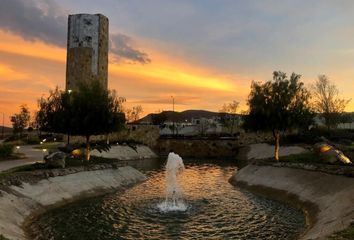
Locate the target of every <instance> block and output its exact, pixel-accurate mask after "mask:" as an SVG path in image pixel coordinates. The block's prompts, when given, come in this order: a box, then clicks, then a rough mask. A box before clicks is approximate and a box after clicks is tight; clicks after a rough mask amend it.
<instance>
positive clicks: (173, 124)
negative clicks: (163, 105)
mask: <svg viewBox="0 0 354 240" xmlns="http://www.w3.org/2000/svg"><path fill="white" fill-rule="evenodd" d="M171 98H172V127H173V128H172V133H173V135H175V118H174V114H175V98H174V97H173V96H171Z"/></svg>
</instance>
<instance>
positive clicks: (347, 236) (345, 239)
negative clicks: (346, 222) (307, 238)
mask: <svg viewBox="0 0 354 240" xmlns="http://www.w3.org/2000/svg"><path fill="white" fill-rule="evenodd" d="M329 239H331V240H352V239H354V224H352V225H350V226H349V227H348V228H347V229H345V230H343V231H340V232H336V233H334V234H332V235H331V236H330V237H329Z"/></svg>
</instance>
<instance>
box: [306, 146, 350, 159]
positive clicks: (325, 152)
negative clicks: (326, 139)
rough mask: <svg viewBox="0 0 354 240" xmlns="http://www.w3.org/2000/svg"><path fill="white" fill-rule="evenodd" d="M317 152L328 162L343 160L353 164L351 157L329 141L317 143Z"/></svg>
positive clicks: (315, 148) (315, 147) (315, 149)
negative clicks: (328, 142)
mask: <svg viewBox="0 0 354 240" xmlns="http://www.w3.org/2000/svg"><path fill="white" fill-rule="evenodd" d="M313 147H314V151H315V153H317V154H319V156H320V157H321V158H322V159H323V160H324V161H325V162H327V163H332V164H333V163H336V162H342V163H345V164H351V163H352V162H351V161H350V159H349V158H348V157H347V156H345V155H344V154H343V153H342V152H341V151H339V150H338V149H336V148H335V147H333V146H331V145H329V144H327V143H323V142H321V143H316V144H315V145H314V146H313Z"/></svg>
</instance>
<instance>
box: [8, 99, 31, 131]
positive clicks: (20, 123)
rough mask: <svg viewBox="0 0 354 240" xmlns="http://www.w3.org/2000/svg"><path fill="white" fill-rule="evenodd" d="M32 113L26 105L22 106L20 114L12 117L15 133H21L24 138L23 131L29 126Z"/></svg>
mask: <svg viewBox="0 0 354 240" xmlns="http://www.w3.org/2000/svg"><path fill="white" fill-rule="evenodd" d="M30 117H31V116H30V111H29V110H28V107H27V106H26V105H21V106H20V113H16V114H14V115H13V116H11V117H10V120H11V122H12V128H13V133H14V134H17V133H19V134H20V136H22V132H23V130H24V129H25V128H26V127H27V126H28V124H29V121H30Z"/></svg>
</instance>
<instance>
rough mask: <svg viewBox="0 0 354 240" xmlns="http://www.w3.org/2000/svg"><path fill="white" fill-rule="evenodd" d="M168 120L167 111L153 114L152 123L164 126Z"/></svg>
mask: <svg viewBox="0 0 354 240" xmlns="http://www.w3.org/2000/svg"><path fill="white" fill-rule="evenodd" d="M166 120H167V115H166V113H165V112H160V113H154V114H151V123H152V124H153V125H158V126H160V127H161V126H162V125H163V124H164V122H165V121H166Z"/></svg>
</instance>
